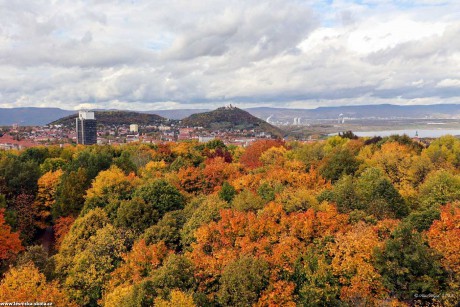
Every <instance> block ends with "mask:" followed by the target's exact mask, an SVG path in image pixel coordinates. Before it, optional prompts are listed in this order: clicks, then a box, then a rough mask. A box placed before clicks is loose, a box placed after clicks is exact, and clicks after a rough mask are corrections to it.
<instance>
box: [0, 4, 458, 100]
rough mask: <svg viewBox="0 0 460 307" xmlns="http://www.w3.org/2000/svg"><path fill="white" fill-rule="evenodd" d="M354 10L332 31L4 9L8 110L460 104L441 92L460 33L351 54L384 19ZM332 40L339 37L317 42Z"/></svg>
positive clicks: (244, 13) (244, 12)
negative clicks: (355, 36)
mask: <svg viewBox="0 0 460 307" xmlns="http://www.w3.org/2000/svg"><path fill="white" fill-rule="evenodd" d="M342 2H343V3H342V5H340V6H337V8H335V7H334V6H331V7H330V9H336V10H337V11H336V12H334V14H335V16H337V17H338V20H339V21H338V23H337V24H332V25H329V26H328V27H324V26H321V18H322V16H321V12H318V11H317V12H315V11H314V10H313V9H312V8H311V6H309V5H306V4H305V3H304V2H301V1H297V0H288V1H279V0H274V1H268V2H260V1H255V0H254V1H252V0H248V1H235V2H229V1H223V0H216V1H212V2H202V1H185V0H171V1H122V0H119V1H116V2H113V1H105V0H91V1H70V0H63V1H58V2H50V1H45V0H43V1H40V0H37V1H32V0H29V1H5V0H3V1H2V0H0V6H1V7H2V10H0V93H1V95H0V106H2V105H6V104H8V105H12V104H13V105H14V104H16V105H24V104H32V105H33V104H35V105H41V104H48V105H56V106H61V107H66V106H67V108H73V106H76V105H78V104H81V103H86V102H90V103H94V104H95V105H98V106H106V107H110V106H111V104H115V105H117V106H119V105H133V106H136V107H137V108H141V107H142V105H148V106H149V107H152V105H158V106H161V105H165V104H167V103H169V104H170V103H171V102H176V103H179V104H191V105H196V104H199V103H202V104H208V105H216V106H217V105H219V104H222V103H224V102H232V101H234V102H238V103H241V104H251V105H257V104H265V103H266V104H270V105H286V104H288V103H291V102H299V101H300V102H302V103H305V104H309V103H317V101H318V100H319V101H322V102H323V103H325V104H331V105H332V104H338V103H347V104H354V103H356V102H357V101H360V102H363V101H364V102H366V103H372V99H374V100H375V101H376V102H379V103H381V102H382V101H388V100H391V99H402V102H410V101H411V100H413V99H417V98H429V99H431V100H432V101H436V99H447V100H449V101H451V100H453V99H456V98H458V97H460V93H459V90H458V88H457V87H455V84H450V85H449V86H445V87H437V84H439V82H440V81H442V80H445V79H452V80H456V79H460V75H459V74H460V73H459V72H458V69H457V68H458V65H459V63H458V61H459V60H458V53H459V50H460V40H459V37H460V35H459V34H460V33H459V32H460V30H459V29H460V25H459V23H458V22H452V21H451V20H450V19H449V18H448V19H449V25H450V26H449V27H448V28H447V30H446V31H445V33H443V34H442V35H440V36H433V37H428V38H424V39H422V40H420V39H419V40H415V39H414V40H412V41H408V42H403V43H398V44H396V45H394V46H391V47H388V48H387V49H385V50H379V51H377V52H374V53H372V54H368V53H364V54H358V53H356V52H355V51H353V50H351V49H350V48H349V46H348V45H347V40H348V38H349V37H350V34H351V33H353V31H356V30H359V29H362V27H363V26H364V25H366V23H364V21H366V18H369V19H372V18H374V19H375V20H380V19H379V18H381V12H378V11H377V10H374V9H373V8H372V7H369V6H358V5H357V4H353V5H351V2H348V1H346V0H344V1H342ZM347 4H350V5H349V8H348V9H347V10H344V7H346V5H347ZM449 5H453V4H449ZM379 8H380V7H379ZM436 9H437V13H436V14H437V15H436V16H437V17H438V16H440V14H441V13H442V12H443V11H442V8H438V7H437V8H436ZM392 10H393V11H391V12H389V13H391V14H396V13H395V11H394V8H392ZM408 10H409V9H408ZM409 11H411V12H412V14H417V13H418V12H419V11H418V10H417V9H416V8H414V9H410V10H409ZM448 11H449V9H448V8H447V9H446V8H444V12H445V13H446V14H447V12H448ZM423 14H425V13H423ZM368 15H369V17H367V16H368ZM356 16H358V17H356ZM423 16H425V15H423ZM385 18H391V16H389V17H385ZM407 18H411V17H410V16H409V17H407ZM423 18H427V17H423ZM379 22H380V23H384V22H385V20H380V21H379ZM427 22H435V20H428V21H427ZM326 30H332V32H333V33H332V34H330V35H325V36H320V38H319V39H318V40H317V41H309V40H308V39H309V38H311V37H312V36H313V35H314V34H315V33H316V34H318V33H320V31H326ZM334 33H336V34H334ZM377 39H382V38H377ZM305 40H307V44H311V46H308V47H309V48H307V49H303V48H302V46H301V43H302V42H303V41H305ZM421 79H423V82H421V83H417V84H418V86H414V85H413V84H415V83H416V82H418V81H419V80H421ZM414 82H415V83H414ZM398 101H401V100H398ZM203 107H205V106H203ZM206 107H207V106H206Z"/></svg>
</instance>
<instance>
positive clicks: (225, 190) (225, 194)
mask: <svg viewBox="0 0 460 307" xmlns="http://www.w3.org/2000/svg"><path fill="white" fill-rule="evenodd" d="M235 194H236V190H235V188H234V187H233V186H232V185H231V184H230V183H228V182H227V181H225V182H224V183H223V184H222V189H221V190H220V191H219V197H220V199H222V200H225V201H226V202H228V203H231V202H232V200H233V198H234V197H235Z"/></svg>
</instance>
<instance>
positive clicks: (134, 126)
mask: <svg viewBox="0 0 460 307" xmlns="http://www.w3.org/2000/svg"><path fill="white" fill-rule="evenodd" d="M129 132H134V133H138V132H139V125H138V124H131V125H129Z"/></svg>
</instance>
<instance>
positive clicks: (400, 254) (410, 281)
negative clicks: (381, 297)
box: [375, 224, 446, 300]
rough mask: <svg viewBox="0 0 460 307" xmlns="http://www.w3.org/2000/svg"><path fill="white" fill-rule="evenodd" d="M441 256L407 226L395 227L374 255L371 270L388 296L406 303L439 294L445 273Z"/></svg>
mask: <svg viewBox="0 0 460 307" xmlns="http://www.w3.org/2000/svg"><path fill="white" fill-rule="evenodd" d="M440 258H441V256H440V255H439V254H437V253H436V252H435V251H434V250H433V249H431V248H430V247H429V246H428V244H427V242H425V241H424V239H423V238H422V236H421V234H420V233H418V232H417V231H414V230H413V229H412V227H411V226H410V225H409V224H403V225H401V226H399V227H398V228H397V229H396V230H394V232H393V233H392V234H391V236H390V238H389V239H388V240H387V241H386V242H385V245H384V247H383V248H380V249H377V250H376V252H375V267H376V268H377V269H378V270H379V272H380V275H381V276H382V277H383V279H384V283H385V286H386V287H387V288H388V289H389V290H390V291H391V295H392V296H396V297H397V298H398V299H402V300H410V299H413V298H414V295H415V294H430V293H440V292H441V291H442V290H443V284H444V279H445V277H446V273H445V272H444V271H443V269H442V266H441V263H440Z"/></svg>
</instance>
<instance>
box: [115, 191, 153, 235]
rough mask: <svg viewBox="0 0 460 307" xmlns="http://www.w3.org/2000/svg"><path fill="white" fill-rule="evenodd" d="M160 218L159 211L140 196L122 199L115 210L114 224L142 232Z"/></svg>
mask: <svg viewBox="0 0 460 307" xmlns="http://www.w3.org/2000/svg"><path fill="white" fill-rule="evenodd" d="M159 219H160V212H159V211H158V210H157V207H156V206H155V205H154V204H153V203H150V202H146V201H144V200H143V199H142V198H140V197H134V198H133V199H131V200H124V201H122V202H121V203H120V206H119V208H118V210H117V217H116V219H115V225H116V226H118V227H124V228H127V229H132V230H133V231H135V232H136V233H142V232H143V231H144V230H145V229H147V228H149V227H150V226H152V225H154V224H156V223H157V222H158V220H159Z"/></svg>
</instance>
